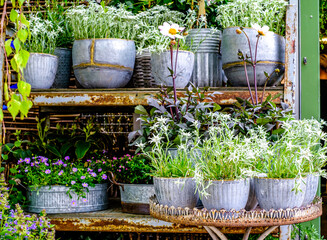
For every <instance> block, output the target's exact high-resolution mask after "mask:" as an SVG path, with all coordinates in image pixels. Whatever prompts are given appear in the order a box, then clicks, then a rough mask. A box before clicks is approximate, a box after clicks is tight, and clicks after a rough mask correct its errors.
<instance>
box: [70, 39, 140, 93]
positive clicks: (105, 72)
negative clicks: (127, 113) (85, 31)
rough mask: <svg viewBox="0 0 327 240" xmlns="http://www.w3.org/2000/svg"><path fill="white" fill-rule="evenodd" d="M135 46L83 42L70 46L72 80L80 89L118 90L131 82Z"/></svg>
mask: <svg viewBox="0 0 327 240" xmlns="http://www.w3.org/2000/svg"><path fill="white" fill-rule="evenodd" d="M134 63H135V43H134V41H130V40H124V39H83V40H75V41H74V45H73V69H74V73H75V77H76V79H77V81H78V82H79V83H80V85H81V86H82V87H84V88H120V87H124V86H126V85H127V84H128V82H129V81H130V80H131V78H132V75H133V69H134Z"/></svg>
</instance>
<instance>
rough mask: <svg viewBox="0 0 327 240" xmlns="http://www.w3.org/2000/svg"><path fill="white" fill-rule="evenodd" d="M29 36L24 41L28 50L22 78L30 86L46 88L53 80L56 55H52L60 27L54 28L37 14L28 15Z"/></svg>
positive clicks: (56, 61)
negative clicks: (28, 54) (28, 53)
mask: <svg viewBox="0 0 327 240" xmlns="http://www.w3.org/2000/svg"><path fill="white" fill-rule="evenodd" d="M29 22H30V32H31V36H30V37H29V38H28V40H27V42H26V46H25V47H26V50H27V51H29V52H30V57H29V59H28V62H27V65H26V68H25V69H24V79H25V80H26V82H27V83H29V84H31V87H32V88H39V89H47V88H50V87H51V86H52V84H53V82H54V79H55V76H56V73H57V68H58V57H57V56H55V55H53V53H54V50H55V46H56V41H57V37H58V35H59V33H60V32H61V28H57V29H55V28H54V26H53V24H52V23H51V22H49V21H47V20H43V19H41V18H40V17H39V16H38V15H35V14H31V15H30V16H29Z"/></svg>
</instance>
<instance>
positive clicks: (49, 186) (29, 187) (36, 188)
mask: <svg viewBox="0 0 327 240" xmlns="http://www.w3.org/2000/svg"><path fill="white" fill-rule="evenodd" d="M103 184H108V183H107V182H104V183H94V185H95V186H98V185H103ZM45 187H46V188H53V187H67V188H69V186H66V185H43V186H39V187H36V186H34V185H28V186H27V189H29V190H31V191H37V190H38V189H40V188H45ZM31 188H34V189H35V190H34V189H31ZM88 188H93V187H91V186H88Z"/></svg>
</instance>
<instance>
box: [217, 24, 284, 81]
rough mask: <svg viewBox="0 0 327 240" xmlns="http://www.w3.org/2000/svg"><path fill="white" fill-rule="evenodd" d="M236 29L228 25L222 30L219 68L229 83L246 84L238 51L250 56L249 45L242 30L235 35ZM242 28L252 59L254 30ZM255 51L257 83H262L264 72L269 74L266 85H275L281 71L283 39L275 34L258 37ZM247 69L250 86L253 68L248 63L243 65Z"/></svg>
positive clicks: (282, 70)
mask: <svg viewBox="0 0 327 240" xmlns="http://www.w3.org/2000/svg"><path fill="white" fill-rule="evenodd" d="M236 29H238V28H237V27H230V28H226V29H225V30H224V31H223V36H222V46H221V52H222V64H223V70H224V72H225V74H226V76H227V78H228V80H229V82H230V83H231V85H232V86H247V82H246V77H245V71H244V65H243V61H241V60H239V59H238V50H239V49H240V50H241V51H243V53H244V55H245V54H247V55H248V56H250V51H249V45H248V41H247V38H246V36H245V35H244V34H243V33H242V34H237V33H236ZM244 31H245V32H246V34H247V35H248V37H249V39H250V43H251V49H252V54H253V58H254V54H255V45H256V41H257V38H256V36H257V34H258V32H257V31H256V30H255V29H252V28H244ZM257 54H258V55H257V61H260V62H259V63H257V66H256V76H257V84H258V86H263V85H264V84H265V82H266V79H267V78H266V76H265V74H264V72H267V73H268V74H269V75H270V74H273V75H272V76H271V78H270V80H269V81H268V86H269V85H276V84H278V83H279V82H280V81H281V80H282V77H283V73H284V71H285V67H284V63H285V38H284V37H282V36H280V35H278V34H275V33H274V34H272V35H271V36H262V37H260V39H259V44H258V53H257ZM277 68H278V69H279V70H280V73H279V74H278V75H277V74H276V73H274V71H275V69H277ZM247 72H248V76H249V81H250V84H251V86H254V80H253V76H254V75H253V69H252V66H250V64H247Z"/></svg>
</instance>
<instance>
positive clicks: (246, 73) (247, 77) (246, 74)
mask: <svg viewBox="0 0 327 240" xmlns="http://www.w3.org/2000/svg"><path fill="white" fill-rule="evenodd" d="M243 63H244V71H245V77H246V82H247V84H248V88H249V93H250V96H251V100H252V103H253V105H254V99H253V95H252V91H251V86H250V81H249V76H248V71H247V69H246V61H244V60H243Z"/></svg>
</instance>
